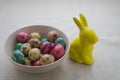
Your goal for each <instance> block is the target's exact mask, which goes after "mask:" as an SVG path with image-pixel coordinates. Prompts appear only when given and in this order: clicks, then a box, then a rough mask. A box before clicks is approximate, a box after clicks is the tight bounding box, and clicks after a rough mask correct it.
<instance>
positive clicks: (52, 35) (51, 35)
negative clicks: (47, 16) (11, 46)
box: [47, 31, 60, 42]
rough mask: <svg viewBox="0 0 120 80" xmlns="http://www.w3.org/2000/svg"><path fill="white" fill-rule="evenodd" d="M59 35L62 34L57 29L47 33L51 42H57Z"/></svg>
mask: <svg viewBox="0 0 120 80" xmlns="http://www.w3.org/2000/svg"><path fill="white" fill-rule="evenodd" d="M59 36H60V34H59V33H58V32H56V31H50V32H48V34H47V37H48V39H49V41H50V42H55V39H56V38H58V37H59Z"/></svg>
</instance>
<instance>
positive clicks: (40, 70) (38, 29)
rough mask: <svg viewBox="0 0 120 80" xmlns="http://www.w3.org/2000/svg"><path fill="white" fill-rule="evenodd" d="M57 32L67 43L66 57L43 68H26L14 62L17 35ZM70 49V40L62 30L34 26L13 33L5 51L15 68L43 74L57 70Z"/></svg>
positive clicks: (7, 41) (8, 39)
mask: <svg viewBox="0 0 120 80" xmlns="http://www.w3.org/2000/svg"><path fill="white" fill-rule="evenodd" d="M52 30H55V31H57V32H59V33H60V37H62V38H64V40H65V42H66V44H67V45H66V49H65V55H64V56H63V57H61V58H60V59H59V60H57V61H55V62H53V63H50V64H47V65H42V66H26V65H21V64H19V63H16V62H14V61H13V60H12V58H11V57H12V54H13V51H14V47H15V42H16V34H17V33H19V32H21V31H24V32H27V33H31V32H39V33H41V34H46V33H47V32H49V31H52ZM69 47H70V43H69V40H68V38H67V36H66V35H65V34H64V33H63V32H62V31H60V30H58V29H56V28H54V27H50V26H45V25H32V26H27V27H24V28H21V29H19V30H17V31H15V32H13V33H12V34H11V35H10V36H9V37H8V38H7V40H6V43H5V51H6V53H7V56H8V59H9V60H10V61H11V62H12V64H14V66H15V67H16V68H17V69H18V70H21V71H24V72H28V73H43V72H47V71H50V70H52V69H53V68H55V67H56V66H58V65H60V64H61V63H62V62H63V60H64V58H65V56H66V55H67V53H68V51H69Z"/></svg>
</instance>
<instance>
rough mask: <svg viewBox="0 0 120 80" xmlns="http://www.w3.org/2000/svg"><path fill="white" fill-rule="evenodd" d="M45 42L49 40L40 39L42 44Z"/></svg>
mask: <svg viewBox="0 0 120 80" xmlns="http://www.w3.org/2000/svg"><path fill="white" fill-rule="evenodd" d="M45 41H48V38H42V39H40V43H43V42H45Z"/></svg>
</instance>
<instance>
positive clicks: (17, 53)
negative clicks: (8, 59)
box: [12, 31, 66, 66]
mask: <svg viewBox="0 0 120 80" xmlns="http://www.w3.org/2000/svg"><path fill="white" fill-rule="evenodd" d="M45 35H46V36H44V37H42V36H41V34H40V33H37V32H32V33H26V32H19V33H18V34H17V35H16V44H15V50H14V52H13V55H12V59H13V61H15V62H17V63H20V64H23V65H28V66H41V65H46V64H50V63H52V62H54V61H56V60H58V59H60V58H61V57H62V56H63V55H64V54H65V47H66V43H65V41H64V39H63V38H61V37H60V34H59V33H58V32H57V31H50V32H48V33H47V34H45Z"/></svg>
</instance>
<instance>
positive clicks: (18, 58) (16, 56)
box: [12, 50, 25, 64]
mask: <svg viewBox="0 0 120 80" xmlns="http://www.w3.org/2000/svg"><path fill="white" fill-rule="evenodd" d="M12 59H13V61H15V62H17V63H20V64H23V63H24V60H25V56H24V54H23V53H22V52H21V51H20V50H15V51H14V52H13V57H12Z"/></svg>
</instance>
